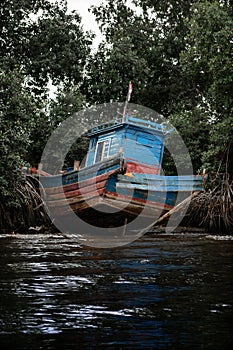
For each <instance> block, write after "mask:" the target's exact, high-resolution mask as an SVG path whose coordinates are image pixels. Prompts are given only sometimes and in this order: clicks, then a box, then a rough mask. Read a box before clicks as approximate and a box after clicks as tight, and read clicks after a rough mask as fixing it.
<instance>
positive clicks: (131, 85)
mask: <svg viewBox="0 0 233 350" xmlns="http://www.w3.org/2000/svg"><path fill="white" fill-rule="evenodd" d="M132 91H133V84H132V83H131V81H130V83H129V91H128V96H127V101H128V102H129V101H130V97H131V94H132Z"/></svg>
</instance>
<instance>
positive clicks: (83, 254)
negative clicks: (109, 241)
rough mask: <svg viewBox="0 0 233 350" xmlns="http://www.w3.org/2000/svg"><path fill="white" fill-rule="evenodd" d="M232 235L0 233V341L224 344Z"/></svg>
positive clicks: (33, 345)
mask: <svg viewBox="0 0 233 350" xmlns="http://www.w3.org/2000/svg"><path fill="white" fill-rule="evenodd" d="M232 257H233V241H232V240H228V241H227V240H223V241H219V240H214V239H213V237H206V236H204V235H198V234H196V235H195V234H193V235H164V234H161V235H158V234H152V235H150V236H149V235H148V236H144V237H143V238H141V239H140V240H138V241H136V242H134V243H132V244H130V245H128V246H123V247H120V248H116V249H106V250H104V249H99V250H98V249H89V248H85V247H81V246H80V245H79V244H78V243H75V242H72V241H70V240H69V239H66V238H64V237H61V236H59V235H57V236H50V235H48V236H42V235H41V236H37V237H35V236H27V235H22V236H16V237H9V236H8V237H7V236H5V237H1V239H0V263H1V266H0V276H1V285H0V292H1V299H0V346H1V349H9V348H11V349H64V348H66V349H223V350H224V349H230V348H231V345H232V342H233V339H232V335H231V334H232V333H231V320H232V311H233V290H232V285H233V284H232V280H233V277H232V272H233V271H232V264H233V259H232Z"/></svg>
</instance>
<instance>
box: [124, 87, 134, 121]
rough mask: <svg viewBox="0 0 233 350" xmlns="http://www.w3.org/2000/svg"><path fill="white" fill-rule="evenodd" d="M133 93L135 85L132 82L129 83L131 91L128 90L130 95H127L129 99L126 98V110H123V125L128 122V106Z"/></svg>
mask: <svg viewBox="0 0 233 350" xmlns="http://www.w3.org/2000/svg"><path fill="white" fill-rule="evenodd" d="M132 91H133V84H132V83H131V81H130V82H129V90H128V94H127V97H126V101H125V106H124V110H123V117H122V122H123V123H125V121H126V118H125V117H126V111H127V106H128V103H129V101H130V97H131V94H132Z"/></svg>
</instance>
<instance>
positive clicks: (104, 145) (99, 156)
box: [95, 140, 110, 163]
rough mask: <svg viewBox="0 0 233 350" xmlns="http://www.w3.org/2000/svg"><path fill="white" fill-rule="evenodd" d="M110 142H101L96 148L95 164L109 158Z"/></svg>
mask: <svg viewBox="0 0 233 350" xmlns="http://www.w3.org/2000/svg"><path fill="white" fill-rule="evenodd" d="M109 145H110V140H105V141H99V142H98V143H97V147H96V153H95V163H97V162H100V161H101V160H103V159H106V158H108V155H109Z"/></svg>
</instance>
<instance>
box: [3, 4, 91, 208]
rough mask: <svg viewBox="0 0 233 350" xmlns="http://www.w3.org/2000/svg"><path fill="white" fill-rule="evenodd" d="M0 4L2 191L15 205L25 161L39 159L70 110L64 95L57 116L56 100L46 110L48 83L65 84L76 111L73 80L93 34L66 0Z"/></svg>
mask: <svg viewBox="0 0 233 350" xmlns="http://www.w3.org/2000/svg"><path fill="white" fill-rule="evenodd" d="M0 6H1V7H0V26H1V41H0V53H1V55H0V65H1V71H0V79H1V81H0V83H1V86H0V92H1V102H0V104H1V105H0V149H1V163H0V195H1V202H2V203H3V204H4V205H8V206H18V205H20V204H21V203H22V201H23V198H24V196H22V195H21V194H20V193H19V191H18V188H19V187H20V186H19V184H21V183H22V182H23V181H24V177H23V175H22V171H21V169H22V166H23V165H24V162H30V163H31V164H32V165H37V163H38V161H39V159H40V156H41V153H42V150H43V147H44V145H45V143H46V141H47V139H48V137H49V135H50V133H51V132H52V130H53V128H55V127H56V125H58V123H59V122H60V121H61V119H64V118H65V113H67V112H68V110H67V106H66V105H64V106H62V103H63V102H64V101H62V100H61V101H58V105H59V103H60V109H61V110H62V109H63V112H62V113H60V115H59V116H57V117H56V116H55V107H54V106H52V105H51V106H50V109H51V112H50V111H49V108H48V106H49V99H48V83H53V84H57V85H63V86H64V87H65V86H67V89H70V94H71V95H72V94H73V97H72V98H73V99H76V98H77V97H78V100H77V102H76V105H75V106H74V108H75V111H77V108H80V106H81V102H80V101H81V100H83V99H82V97H81V95H80V94H79V95H78V93H77V87H76V85H78V84H80V81H81V79H82V76H83V74H84V67H85V64H86V56H87V55H88V54H89V52H90V45H91V36H90V35H89V34H85V33H84V32H83V29H82V27H81V18H80V16H79V15H78V14H77V13H76V12H72V13H70V14H67V4H66V1H65V0H61V1H59V2H51V1H49V0H19V1H12V0H3V1H2V2H1V5H0ZM72 89H73V91H72ZM57 108H58V107H57ZM66 117H67V116H66Z"/></svg>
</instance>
